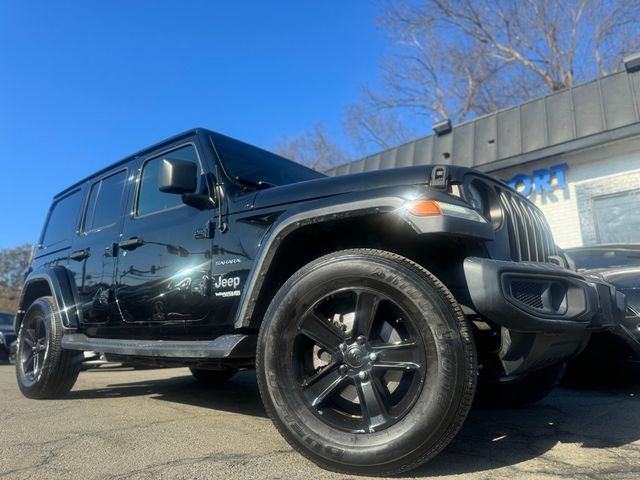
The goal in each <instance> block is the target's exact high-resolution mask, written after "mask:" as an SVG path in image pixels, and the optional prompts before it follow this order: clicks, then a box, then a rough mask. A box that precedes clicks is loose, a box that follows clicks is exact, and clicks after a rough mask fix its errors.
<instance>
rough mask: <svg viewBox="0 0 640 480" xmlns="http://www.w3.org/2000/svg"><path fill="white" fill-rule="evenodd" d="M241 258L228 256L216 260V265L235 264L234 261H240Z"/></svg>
mask: <svg viewBox="0 0 640 480" xmlns="http://www.w3.org/2000/svg"><path fill="white" fill-rule="evenodd" d="M240 262H241V260H240V259H239V258H230V259H228V260H216V262H215V263H216V267H220V266H222V265H235V264H236V263H240Z"/></svg>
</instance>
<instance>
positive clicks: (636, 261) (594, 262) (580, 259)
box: [567, 245, 640, 270]
mask: <svg viewBox="0 0 640 480" xmlns="http://www.w3.org/2000/svg"><path fill="white" fill-rule="evenodd" d="M567 253H568V254H569V256H570V257H571V258H572V259H573V260H574V261H575V262H576V267H577V268H578V270H592V269H596V268H610V267H625V266H631V267H633V266H640V245H638V246H629V247H625V246H619V247H591V248H589V247H583V248H575V249H569V250H567Z"/></svg>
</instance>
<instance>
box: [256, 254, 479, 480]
mask: <svg viewBox="0 0 640 480" xmlns="http://www.w3.org/2000/svg"><path fill="white" fill-rule="evenodd" d="M256 366H257V376H258V383H259V386H260V392H261V395H262V398H263V400H264V403H265V407H266V409H267V411H268V413H269V415H270V416H271V418H272V419H273V421H274V423H275V425H276V427H277V428H278V429H279V431H280V432H281V433H282V434H283V436H284V437H285V438H286V440H287V441H288V442H289V443H290V444H291V445H292V446H293V447H294V448H296V449H297V450H298V451H300V452H301V453H302V454H303V455H305V456H307V457H308V458H310V459H311V460H312V461H314V462H316V463H317V464H318V465H320V466H321V467H323V468H327V469H330V470H334V471H340V472H349V473H359V474H374V475H390V474H394V473H399V472H403V471H406V470H409V469H412V468H415V467H417V466H418V465H420V464H422V463H424V462H425V461H427V460H429V459H430V458H432V457H433V456H435V455H436V454H437V453H438V452H440V451H441V450H442V449H443V448H444V447H445V446H446V445H447V444H448V443H449V442H450V441H451V439H452V438H453V436H454V435H455V434H456V432H457V431H458V429H459V428H460V426H461V425H462V423H463V421H464V419H465V417H466V415H467V412H468V410H469V407H470V405H471V402H472V399H473V394H474V390H475V381H476V374H477V367H476V359H475V348H474V346H473V341H472V337H471V333H470V330H469V327H468V325H467V323H466V320H465V319H464V316H463V315H462V312H461V311H460V308H459V307H458V305H457V303H456V302H455V300H454V299H453V297H452V295H451V294H450V293H449V291H448V290H447V289H446V288H445V287H444V286H443V285H442V284H441V283H440V282H439V281H438V280H437V279H436V278H435V277H434V276H432V275H431V274H430V273H429V272H427V271H426V270H424V269H423V268H422V267H420V266H419V265H417V264H415V263H413V262H411V261H409V260H407V259H406V258H403V257H400V256H398V255H395V254H391V253H388V252H383V251H377V250H347V251H342V252H337V253H334V254H331V255H328V256H325V257H322V258H320V259H318V260H316V261H314V262H312V263H310V264H309V265H307V266H305V267H303V268H302V269H301V270H300V271H298V272H297V273H296V274H294V275H293V276H292V277H291V278H290V279H289V280H288V281H287V282H286V283H285V284H284V285H283V286H282V288H281V289H280V291H279V292H278V294H277V295H276V296H275V298H274V299H273V301H272V303H271V305H270V307H269V309H268V310H267V313H266V315H265V320H264V323H263V325H262V328H261V332H260V339H259V342H258V355H257V363H256Z"/></svg>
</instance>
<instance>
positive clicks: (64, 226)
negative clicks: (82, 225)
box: [40, 189, 82, 248]
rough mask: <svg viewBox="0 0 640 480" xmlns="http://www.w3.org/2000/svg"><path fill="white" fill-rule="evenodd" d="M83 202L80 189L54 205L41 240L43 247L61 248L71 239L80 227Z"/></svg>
mask: <svg viewBox="0 0 640 480" xmlns="http://www.w3.org/2000/svg"><path fill="white" fill-rule="evenodd" d="M81 202H82V195H81V190H79V189H78V190H76V191H74V192H71V193H70V194H68V195H67V196H65V197H63V198H61V199H59V200H57V201H56V202H55V203H54V204H53V206H52V207H51V211H50V213H49V218H48V220H47V225H46V226H45V229H44V233H43V234H42V239H41V240H40V244H41V246H42V247H45V248H52V247H55V246H61V245H62V244H63V243H64V242H66V241H68V240H69V239H70V238H71V236H72V235H73V233H74V231H75V230H76V227H77V225H78V223H77V222H78V216H79V213H80V204H81Z"/></svg>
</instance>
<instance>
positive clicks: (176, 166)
mask: <svg viewBox="0 0 640 480" xmlns="http://www.w3.org/2000/svg"><path fill="white" fill-rule="evenodd" d="M158 188H159V189H160V191H161V192H165V193H176V194H184V193H194V192H195V191H196V189H197V188H198V168H197V167H196V164H195V163H193V162H188V161H186V160H176V159H173V158H163V159H162V163H161V164H160V172H159V178H158Z"/></svg>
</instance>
